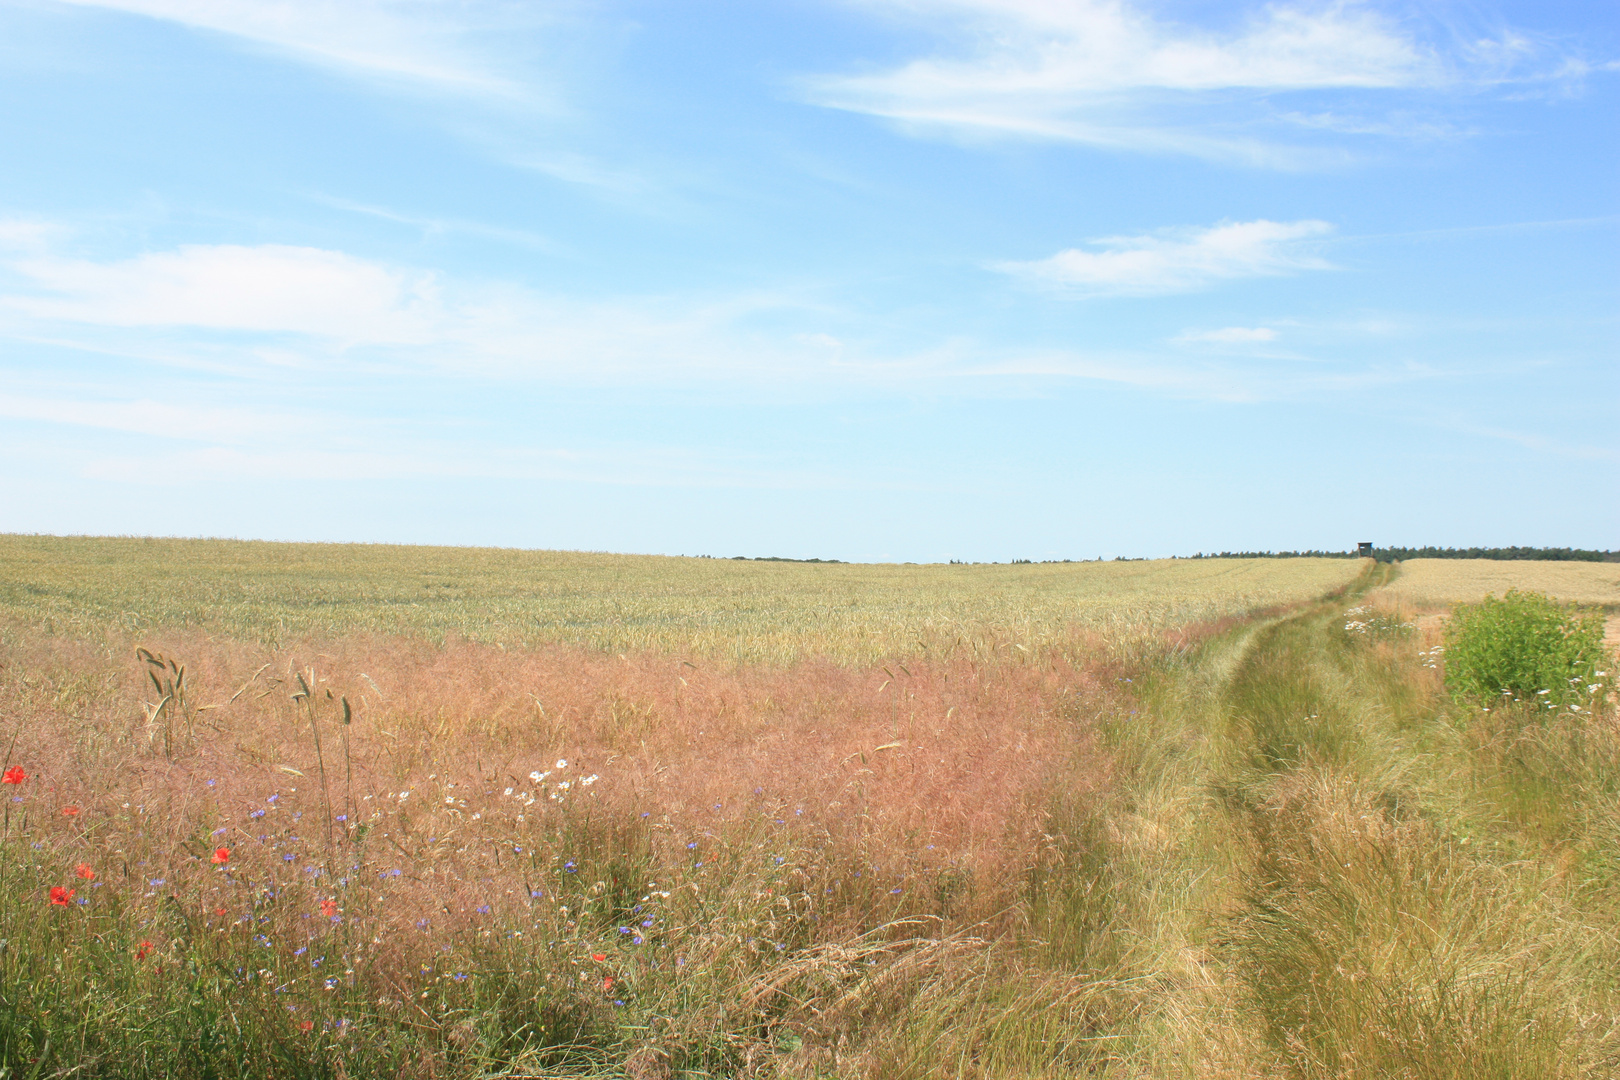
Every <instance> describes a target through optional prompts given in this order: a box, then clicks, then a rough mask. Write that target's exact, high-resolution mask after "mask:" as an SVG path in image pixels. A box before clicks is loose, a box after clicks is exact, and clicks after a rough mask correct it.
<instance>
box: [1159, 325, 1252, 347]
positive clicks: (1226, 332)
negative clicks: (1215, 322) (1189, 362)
mask: <svg viewBox="0 0 1620 1080" xmlns="http://www.w3.org/2000/svg"><path fill="white" fill-rule="evenodd" d="M1174 340H1176V341H1185V342H1200V341H1207V342H1211V343H1213V344H1216V345H1263V344H1265V343H1266V342H1268V341H1276V340H1277V331H1275V330H1273V329H1272V328H1271V327H1269V326H1223V327H1222V328H1221V329H1219V330H1185V331H1183V332H1182V333H1180V334H1177V335H1176V336H1175V338H1174Z"/></svg>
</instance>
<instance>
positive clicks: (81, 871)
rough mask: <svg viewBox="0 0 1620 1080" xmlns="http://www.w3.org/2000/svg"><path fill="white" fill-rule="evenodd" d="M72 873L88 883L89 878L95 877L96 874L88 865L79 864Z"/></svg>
mask: <svg viewBox="0 0 1620 1080" xmlns="http://www.w3.org/2000/svg"><path fill="white" fill-rule="evenodd" d="M73 872H74V873H75V874H78V875H79V876H80V877H82V878H84V879H85V880H86V881H89V880H90V879H91V878H93V877H95V876H96V872H95V871H94V870H92V869H91V868H90V864H89V863H80V864H79V865H78V866H75V867H74V868H73Z"/></svg>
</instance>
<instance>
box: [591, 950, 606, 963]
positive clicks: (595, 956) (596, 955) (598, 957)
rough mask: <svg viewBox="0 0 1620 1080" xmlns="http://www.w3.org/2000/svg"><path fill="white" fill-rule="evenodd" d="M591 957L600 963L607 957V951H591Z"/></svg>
mask: <svg viewBox="0 0 1620 1080" xmlns="http://www.w3.org/2000/svg"><path fill="white" fill-rule="evenodd" d="M591 959H592V960H595V961H596V962H597V963H598V964H600V963H602V962H603V961H604V960H606V959H607V953H605V952H593V953H591Z"/></svg>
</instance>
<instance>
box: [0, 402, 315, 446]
mask: <svg viewBox="0 0 1620 1080" xmlns="http://www.w3.org/2000/svg"><path fill="white" fill-rule="evenodd" d="M0 416H3V417H6V418H7V419H10V420H27V421H37V422H44V423H50V424H68V425H71V426H74V427H87V428H96V429H98V430H102V431H117V432H122V433H124V434H129V435H155V436H160V437H162V438H167V439H181V440H190V441H202V442H224V443H228V444H237V443H243V442H250V441H254V440H257V439H262V438H264V437H265V436H276V437H279V438H294V439H301V438H304V437H306V436H308V435H309V434H310V433H311V432H312V431H314V430H317V429H318V428H319V427H321V426H325V425H322V424H320V423H318V421H317V420H315V419H314V418H311V417H309V416H307V415H306V414H301V413H296V412H289V411H286V410H281V409H266V408H262V407H259V408H252V409H244V408H239V407H233V406H219V405H195V404H178V403H176V402H174V401H156V400H153V399H151V398H133V399H132V398H123V399H111V400H109V399H105V398H86V397H82V396H79V397H75V396H68V395H63V394H57V395H48V396H42V395H38V394H14V393H4V394H0Z"/></svg>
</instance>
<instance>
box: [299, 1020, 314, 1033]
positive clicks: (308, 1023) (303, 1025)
mask: <svg viewBox="0 0 1620 1080" xmlns="http://www.w3.org/2000/svg"><path fill="white" fill-rule="evenodd" d="M314 1027H315V1021H313V1020H300V1021H299V1022H298V1030H299V1031H303V1032H309V1031H312V1030H314Z"/></svg>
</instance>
